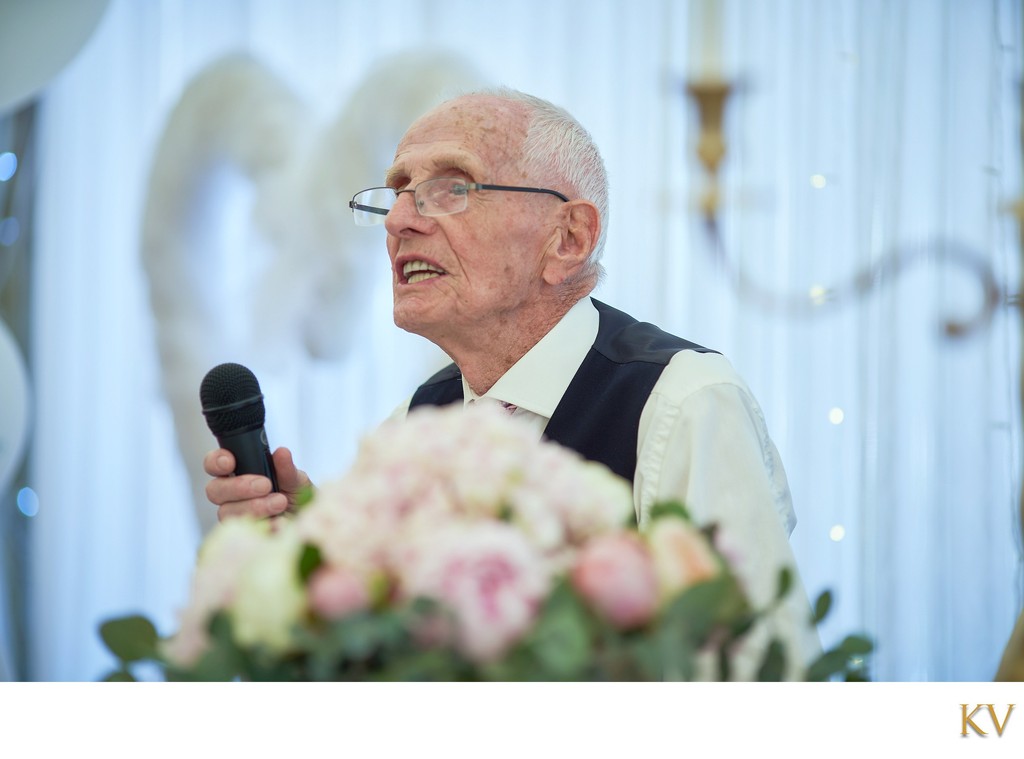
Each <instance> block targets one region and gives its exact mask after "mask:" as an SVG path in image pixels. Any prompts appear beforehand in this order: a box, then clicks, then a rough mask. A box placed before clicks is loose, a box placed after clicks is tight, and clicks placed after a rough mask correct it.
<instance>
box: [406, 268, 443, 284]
mask: <svg viewBox="0 0 1024 759" xmlns="http://www.w3.org/2000/svg"><path fill="white" fill-rule="evenodd" d="M440 276H441V275H440V274H438V273H437V272H436V271H419V272H416V273H415V274H413V275H412V276H411V277H407V278H406V282H408V283H409V284H410V285H415V284H416V283H417V282H422V281H423V280H425V279H433V278H434V277H440Z"/></svg>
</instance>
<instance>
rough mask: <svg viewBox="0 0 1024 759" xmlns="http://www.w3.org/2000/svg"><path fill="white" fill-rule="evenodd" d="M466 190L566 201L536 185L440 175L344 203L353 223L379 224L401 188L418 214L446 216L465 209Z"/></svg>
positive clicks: (374, 189) (373, 190)
mask: <svg viewBox="0 0 1024 759" xmlns="http://www.w3.org/2000/svg"><path fill="white" fill-rule="evenodd" d="M470 190H500V191H502V192H542V193H546V194H548V195H554V196H555V197H556V198H560V199H561V200H562V201H564V202H566V203H568V202H569V198H567V197H566V196H565V195H563V194H562V193H560V192H557V191H555V190H545V189H543V188H540V187H509V186H508V185H503V184H478V183H477V182H467V181H466V180H464V179H459V178H457V177H440V178H438V179H428V180H427V181H425V182H420V183H419V184H418V185H416V186H415V187H411V188H408V189H405V190H396V189H395V188H394V187H371V188H369V189H368V190H363V191H361V192H357V193H356V194H355V195H353V196H352V200H350V201H349V204H348V207H349V208H351V209H352V215H353V217H354V218H355V221H356V224H357V225H358V226H360V227H370V226H373V225H375V224H383V223H384V217H385V216H387V214H388V211H390V210H391V209H392V208H393V207H394V205H395V202H396V201H397V200H398V196H399V195H401V194H402V193H403V192H411V193H412V194H413V198H415V200H416V210H417V211H419V212H420V214H421V215H422V216H448V215H450V214H453V213H459V212H460V211H465V210H466V207H467V205H468V204H469V191H470Z"/></svg>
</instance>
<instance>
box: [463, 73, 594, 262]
mask: <svg viewBox="0 0 1024 759" xmlns="http://www.w3.org/2000/svg"><path fill="white" fill-rule="evenodd" d="M468 95H469V96H490V97H495V98H498V99H500V100H505V101H511V102H515V103H522V104H523V105H525V106H526V107H527V109H528V110H529V119H530V120H529V124H528V126H527V129H526V137H525V138H524V140H523V145H522V165H523V168H524V169H527V170H529V171H530V172H531V173H537V174H538V176H550V177H552V178H555V179H557V180H560V181H562V182H564V183H565V185H566V187H567V189H569V191H570V193H571V194H572V195H574V196H575V197H578V198H583V199H584V200H589V201H590V202H592V203H593V204H594V205H595V206H597V212H598V215H599V217H600V219H601V234H600V236H599V237H598V239H597V243H596V244H595V245H594V250H593V251H592V252H591V254H590V257H589V259H588V260H587V265H586V267H585V269H584V272H583V275H584V276H589V275H596V277H597V278H598V279H600V278H601V277H602V276H603V274H604V267H602V266H601V255H602V254H603V253H604V246H605V240H606V239H607V237H608V172H607V170H606V169H605V166H604V161H603V160H602V158H601V153H600V151H598V149H597V145H596V144H594V139H593V137H591V136H590V133H589V132H588V131H587V130H586V129H584V128H583V125H582V124H580V123H579V122H578V121H577V120H576V119H575V118H574V117H573V115H572V114H571V113H569V112H568V111H567V110H565V109H564V108H561V107H560V106H557V105H555V104H554V103H551V102H549V101H547V100H544V99H543V98H539V97H536V96H534V95H528V94H526V93H525V92H520V91H519V90H514V89H512V88H510V87H493V88H488V89H482V90H476V91H474V92H471V93H468Z"/></svg>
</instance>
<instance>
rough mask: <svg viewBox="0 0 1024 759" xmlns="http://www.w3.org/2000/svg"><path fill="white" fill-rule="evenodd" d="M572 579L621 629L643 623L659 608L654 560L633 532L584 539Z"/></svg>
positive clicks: (592, 603)
mask: <svg viewBox="0 0 1024 759" xmlns="http://www.w3.org/2000/svg"><path fill="white" fill-rule="evenodd" d="M572 583H573V585H574V586H575V587H576V589H577V590H578V591H579V592H580V594H581V595H582V596H583V597H584V598H585V599H586V600H587V601H588V602H589V603H590V604H591V605H592V606H593V607H594V609H596V610H597V612H598V613H599V614H600V615H601V616H603V617H604V618H605V619H607V620H608V621H609V622H611V623H612V624H613V625H615V626H616V627H618V628H620V629H623V630H629V629H632V628H635V627H641V626H642V625H644V624H646V623H647V622H649V621H650V620H651V619H652V618H653V617H654V614H655V611H656V610H657V608H658V583H657V579H656V578H655V575H654V564H653V563H652V561H651V556H650V554H649V553H648V552H647V548H646V546H645V545H644V542H643V541H642V540H641V539H640V537H639V536H638V535H636V534H635V533H631V532H616V533H609V534H606V535H601V536H599V537H596V538H594V539H593V540H591V541H590V542H589V543H587V544H586V545H585V546H584V547H583V549H582V550H581V551H580V552H579V555H578V556H577V559H576V565H575V566H574V567H573V570H572Z"/></svg>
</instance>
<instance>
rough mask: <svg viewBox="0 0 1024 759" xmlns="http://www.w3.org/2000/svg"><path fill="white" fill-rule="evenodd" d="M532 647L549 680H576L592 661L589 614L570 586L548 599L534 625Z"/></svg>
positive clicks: (562, 584) (559, 590)
mask: <svg viewBox="0 0 1024 759" xmlns="http://www.w3.org/2000/svg"><path fill="white" fill-rule="evenodd" d="M528 646H529V648H530V650H531V652H532V654H533V656H534V657H535V658H536V661H537V664H538V665H539V666H540V667H541V669H542V670H543V671H545V672H547V673H550V674H549V677H548V678H545V679H556V680H562V679H572V678H575V677H577V676H578V675H579V674H580V673H582V672H583V670H584V668H585V667H586V666H587V664H588V662H589V660H590V638H589V635H588V626H587V611H586V609H585V608H584V606H583V605H582V603H581V602H580V600H579V599H578V598H577V597H576V595H575V594H574V593H573V592H572V590H571V589H570V587H569V585H568V584H567V583H561V584H560V585H558V586H557V587H556V588H555V590H554V591H553V592H552V594H551V596H550V597H549V598H548V600H547V603H546V604H545V607H544V609H543V610H542V611H541V614H540V616H539V618H538V620H537V623H536V624H535V625H534V629H533V631H532V633H531V635H530V639H529V641H528Z"/></svg>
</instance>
